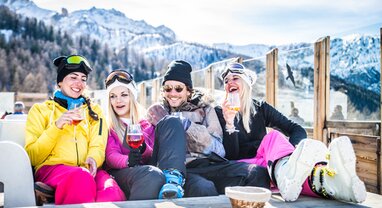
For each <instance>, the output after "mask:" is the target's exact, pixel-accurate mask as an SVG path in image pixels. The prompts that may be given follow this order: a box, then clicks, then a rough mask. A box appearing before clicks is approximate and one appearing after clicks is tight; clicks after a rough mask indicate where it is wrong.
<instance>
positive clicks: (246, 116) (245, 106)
mask: <svg viewBox="0 0 382 208" xmlns="http://www.w3.org/2000/svg"><path fill="white" fill-rule="evenodd" d="M240 81H241V83H242V86H243V89H242V90H241V91H240V103H241V108H240V113H241V115H242V119H243V126H244V129H245V130H246V131H247V133H250V132H251V129H250V128H249V126H250V125H251V114H254V113H255V112H256V109H255V106H254V105H253V101H252V86H250V85H248V83H247V82H245V81H244V80H243V79H242V78H241V77H240Z"/></svg>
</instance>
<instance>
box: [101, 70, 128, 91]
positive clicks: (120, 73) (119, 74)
mask: <svg viewBox="0 0 382 208" xmlns="http://www.w3.org/2000/svg"><path fill="white" fill-rule="evenodd" d="M115 80H118V81H119V82H121V83H124V84H130V83H131V82H132V81H133V76H132V75H131V74H130V73H129V72H127V71H124V70H115V71H113V72H111V73H110V74H109V76H107V78H106V80H105V85H106V88H107V87H109V86H110V85H111V84H113V83H114V82H115Z"/></svg>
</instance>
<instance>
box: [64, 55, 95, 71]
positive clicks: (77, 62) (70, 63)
mask: <svg viewBox="0 0 382 208" xmlns="http://www.w3.org/2000/svg"><path fill="white" fill-rule="evenodd" d="M65 61H66V63H65V67H66V68H68V69H72V68H73V69H75V68H78V67H79V66H81V65H83V66H85V70H86V71H87V72H88V73H89V72H91V71H92V70H93V69H92V68H91V67H90V64H89V62H88V61H87V60H86V58H85V57H83V56H80V55H71V56H68V57H66V59H65Z"/></svg>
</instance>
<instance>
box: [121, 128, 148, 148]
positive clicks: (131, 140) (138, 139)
mask: <svg viewBox="0 0 382 208" xmlns="http://www.w3.org/2000/svg"><path fill="white" fill-rule="evenodd" d="M125 139H126V143H127V144H128V145H129V146H130V147H132V148H134V149H136V148H138V147H140V146H141V145H142V143H143V141H144V139H143V133H142V129H141V125H140V124H130V125H128V126H127V127H126V137H125Z"/></svg>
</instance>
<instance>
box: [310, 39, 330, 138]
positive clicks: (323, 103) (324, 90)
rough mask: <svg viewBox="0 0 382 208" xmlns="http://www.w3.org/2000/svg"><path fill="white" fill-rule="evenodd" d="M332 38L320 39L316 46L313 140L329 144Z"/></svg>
mask: <svg viewBox="0 0 382 208" xmlns="http://www.w3.org/2000/svg"><path fill="white" fill-rule="evenodd" d="M329 65H330V37H329V36H326V37H324V38H320V39H318V40H317V41H316V42H315V44H314V118H313V138H314V139H317V140H319V141H322V142H323V143H325V144H327V143H328V142H327V140H328V139H327V135H325V134H324V133H325V132H326V130H325V128H326V127H325V121H326V116H327V115H328V114H329V86H330V82H329V81H330V69H329V68H330V66H329Z"/></svg>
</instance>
